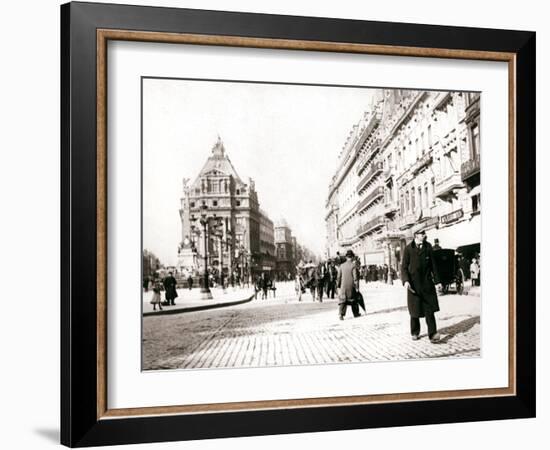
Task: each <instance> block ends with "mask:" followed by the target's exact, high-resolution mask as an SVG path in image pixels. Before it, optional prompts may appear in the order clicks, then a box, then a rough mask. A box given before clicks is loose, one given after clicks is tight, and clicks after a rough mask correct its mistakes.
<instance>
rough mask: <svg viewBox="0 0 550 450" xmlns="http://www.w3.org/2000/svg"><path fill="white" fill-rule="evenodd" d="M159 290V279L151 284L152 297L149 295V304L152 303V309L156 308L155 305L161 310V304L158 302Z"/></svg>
mask: <svg viewBox="0 0 550 450" xmlns="http://www.w3.org/2000/svg"><path fill="white" fill-rule="evenodd" d="M160 291H161V285H160V282H159V281H156V282H155V283H154V284H153V297H151V305H153V311H156V310H157V305H158V307H159V310H160V311H162V305H161V304H160Z"/></svg>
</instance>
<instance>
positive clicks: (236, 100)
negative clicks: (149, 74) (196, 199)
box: [143, 79, 374, 265]
mask: <svg viewBox="0 0 550 450" xmlns="http://www.w3.org/2000/svg"><path fill="white" fill-rule="evenodd" d="M373 92H374V91H373V90H372V89H366V88H342V87H329V86H303V85H277V84H258V83H236V82H214V81H194V80H172V79H144V80H143V245H144V248H146V249H148V250H151V251H152V252H153V253H155V254H156V255H157V256H158V257H159V258H160V259H161V262H162V263H164V264H167V265H174V264H175V263H176V257H177V245H178V243H179V242H180V240H181V221H180V218H179V212H178V210H179V205H180V198H181V197H182V179H183V178H190V183H192V182H193V181H194V180H195V178H196V176H197V175H198V172H199V171H200V169H201V168H202V166H203V164H204V163H205V161H206V159H207V158H208V156H209V155H210V154H211V149H212V147H213V145H214V144H215V142H216V140H217V137H218V135H219V136H220V137H221V139H222V141H223V142H224V145H225V150H226V154H227V155H228V156H229V159H230V160H231V162H232V163H233V166H234V167H235V169H236V171H237V173H238V174H239V176H240V177H241V179H242V180H243V181H244V182H245V183H246V182H248V181H247V180H248V177H252V178H253V179H254V181H255V182H256V191H257V193H258V199H259V202H260V207H261V208H262V209H264V210H265V211H266V212H267V214H268V215H269V217H270V218H271V220H273V221H274V222H276V221H277V220H278V219H279V218H285V219H286V220H287V222H288V224H289V225H290V227H291V228H292V232H293V235H294V236H296V237H297V239H298V242H299V243H301V244H303V245H306V246H307V247H308V248H309V249H310V250H312V251H314V252H316V253H318V254H319V255H322V254H323V252H324V248H325V234H326V231H325V222H324V217H325V202H326V198H327V194H328V185H329V182H330V179H331V178H332V176H333V174H334V172H335V170H336V163H337V158H338V153H339V152H340V150H341V148H342V146H343V145H344V143H345V140H346V138H347V136H348V134H349V132H350V130H351V128H352V126H353V125H354V124H356V123H357V122H358V121H359V119H360V118H361V117H362V115H363V113H364V112H365V111H366V110H367V109H368V108H369V107H370V99H371V96H372V94H373Z"/></svg>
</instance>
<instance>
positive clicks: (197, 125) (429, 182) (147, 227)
mask: <svg viewBox="0 0 550 450" xmlns="http://www.w3.org/2000/svg"><path fill="white" fill-rule="evenodd" d="M61 56H62V68H61V69H62V70H61V74H62V79H61V87H62V89H61V114H62V117H61V119H62V129H61V142H62V154H61V174H62V180H61V202H62V221H61V223H62V229H61V242H62V247H61V255H62V257H61V261H62V267H61V269H62V279H61V287H62V299H61V301H62V308H61V314H62V316H61V356H62V358H61V360H62V370H61V386H62V396H61V441H62V443H63V444H65V445H67V446H71V447H80V446H92V445H110V444H126V443H144V442H161V441H177V440H189V439H204V438H218V437H237V436H252V435H266V434H281V433H304V432H317V431H329V430H344V429H355V428H371V427H387V426H402V425H417V424H418V425H420V424H434V423H448V422H465V421H480V420H495V419H510V418H528V417H534V415H535V352H534V349H535V302H534V298H535V270H534V267H535V248H536V243H535V177H534V167H535V33H533V32H528V31H509V30H495V29H477V28H458V27H447V26H431V25H430V26H429V25H418V24H403V23H382V22H368V21H354V20H342V19H329V18H311V17H294V16H277V15H264V14H250V13H234V12H216V11H202V10H189V9H171V8H153V7H137V6H126V5H110V4H94V3H69V4H66V5H63V6H62V7H61Z"/></svg>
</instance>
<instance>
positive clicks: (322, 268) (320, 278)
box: [317, 263, 327, 303]
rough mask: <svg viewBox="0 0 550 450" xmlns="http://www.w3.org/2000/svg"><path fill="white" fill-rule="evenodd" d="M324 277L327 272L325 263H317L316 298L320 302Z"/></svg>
mask: <svg viewBox="0 0 550 450" xmlns="http://www.w3.org/2000/svg"><path fill="white" fill-rule="evenodd" d="M326 278H327V272H326V269H325V265H324V264H323V263H319V265H318V266H317V299H318V300H319V302H320V303H323V290H324V289H325V283H326Z"/></svg>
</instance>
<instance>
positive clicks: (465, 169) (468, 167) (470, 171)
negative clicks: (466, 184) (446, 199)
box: [460, 155, 479, 181]
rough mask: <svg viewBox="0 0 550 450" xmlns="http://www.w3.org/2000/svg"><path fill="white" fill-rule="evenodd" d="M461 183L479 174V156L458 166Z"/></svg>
mask: <svg viewBox="0 0 550 450" xmlns="http://www.w3.org/2000/svg"><path fill="white" fill-rule="evenodd" d="M460 172H461V176H462V181H464V180H467V179H468V178H470V177H472V176H474V175H476V174H478V173H479V155H475V156H474V157H473V158H472V159H469V160H468V161H465V162H463V163H462V165H461V166H460Z"/></svg>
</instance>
